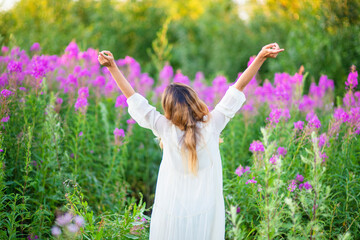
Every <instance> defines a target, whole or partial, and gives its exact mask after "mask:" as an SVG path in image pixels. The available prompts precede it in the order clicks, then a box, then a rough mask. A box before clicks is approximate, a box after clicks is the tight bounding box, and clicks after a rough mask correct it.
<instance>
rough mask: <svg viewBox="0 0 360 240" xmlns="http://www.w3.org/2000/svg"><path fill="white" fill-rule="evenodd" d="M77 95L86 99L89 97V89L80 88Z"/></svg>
mask: <svg viewBox="0 0 360 240" xmlns="http://www.w3.org/2000/svg"><path fill="white" fill-rule="evenodd" d="M78 94H79V97H80V98H87V97H89V88H88V87H82V88H79V90H78Z"/></svg>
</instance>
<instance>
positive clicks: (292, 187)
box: [288, 180, 297, 192]
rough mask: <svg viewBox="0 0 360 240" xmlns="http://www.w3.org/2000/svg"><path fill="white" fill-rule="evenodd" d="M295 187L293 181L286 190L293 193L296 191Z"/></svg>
mask: <svg viewBox="0 0 360 240" xmlns="http://www.w3.org/2000/svg"><path fill="white" fill-rule="evenodd" d="M296 187H297V185H296V181H295V180H291V183H290V185H289V187H288V190H289V191H290V192H293V191H294V190H295V189H296Z"/></svg>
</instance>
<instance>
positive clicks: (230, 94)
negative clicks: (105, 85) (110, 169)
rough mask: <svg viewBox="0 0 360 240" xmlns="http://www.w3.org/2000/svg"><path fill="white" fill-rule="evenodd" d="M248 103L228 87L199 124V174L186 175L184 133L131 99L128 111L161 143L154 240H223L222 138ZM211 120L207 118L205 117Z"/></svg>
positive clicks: (144, 103)
mask: <svg viewBox="0 0 360 240" xmlns="http://www.w3.org/2000/svg"><path fill="white" fill-rule="evenodd" d="M245 101H246V98H245V95H244V93H243V92H241V91H239V90H238V89H236V88H235V87H233V86H230V87H229V89H228V90H227V92H226V94H225V96H224V97H223V98H222V99H221V101H220V102H219V103H218V104H217V105H216V107H215V109H214V110H213V111H211V113H210V116H209V117H210V119H209V121H208V122H207V123H205V124H203V123H200V122H199V123H198V125H197V126H198V127H199V128H200V133H201V137H202V138H201V139H202V140H201V141H200V142H198V143H197V156H198V161H199V170H198V174H197V176H194V175H193V174H191V173H190V172H189V171H188V167H187V162H186V160H185V161H184V160H182V158H181V150H180V148H181V147H180V145H179V142H180V141H181V138H182V136H183V131H181V130H180V129H179V128H178V127H176V126H175V125H173V124H172V123H171V122H170V121H169V120H168V119H166V118H165V117H164V116H163V115H161V114H160V113H159V112H158V111H156V109H155V107H153V106H151V105H150V104H149V103H148V101H147V100H146V99H145V98H144V97H142V96H141V95H140V94H138V93H135V94H133V95H132V96H131V97H129V98H128V100H127V103H128V105H129V108H128V111H129V113H130V115H131V116H132V118H134V120H135V121H136V122H137V123H138V124H139V125H140V126H142V127H144V128H148V129H151V130H152V131H153V133H154V134H155V135H156V136H158V137H160V138H161V139H162V142H163V158H162V161H161V164H160V170H159V174H158V179H157V184H156V192H155V202H154V206H153V211H152V215H151V223H150V240H165V239H166V240H192V239H194V240H208V239H214V240H220V239H224V237H225V208H224V199H223V185H222V166H221V157H220V151H219V136H220V133H221V131H222V130H223V129H224V128H225V126H226V124H227V123H228V122H229V120H230V119H231V118H232V117H234V115H235V113H236V112H237V111H238V110H239V109H240V108H241V106H242V105H243V103H244V102H245ZM206 117H207V116H206Z"/></svg>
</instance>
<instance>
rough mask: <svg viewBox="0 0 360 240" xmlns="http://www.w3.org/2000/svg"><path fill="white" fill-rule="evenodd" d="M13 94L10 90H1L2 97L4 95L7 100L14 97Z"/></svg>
mask: <svg viewBox="0 0 360 240" xmlns="http://www.w3.org/2000/svg"><path fill="white" fill-rule="evenodd" d="M12 94H13V92H12V91H10V90H7V89H3V90H1V95H3V97H4V98H5V99H6V98H8V97H9V96H10V95H12Z"/></svg>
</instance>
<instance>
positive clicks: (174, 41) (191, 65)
mask: <svg viewBox="0 0 360 240" xmlns="http://www.w3.org/2000/svg"><path fill="white" fill-rule="evenodd" d="M0 6H1V8H0V9H1V12H0V46H8V47H13V46H20V47H21V48H22V49H25V50H27V51H29V49H30V47H31V46H32V44H33V43H34V42H38V43H40V46H41V51H42V54H49V55H52V54H62V53H63V52H64V49H65V47H66V46H67V45H68V44H69V42H70V41H72V40H75V41H76V43H77V44H78V45H79V46H80V48H81V50H85V49H87V48H89V47H91V48H95V49H99V50H110V51H112V52H113V53H114V55H115V58H117V59H119V58H124V57H125V56H131V57H133V58H135V59H136V60H137V61H138V62H139V63H140V65H141V66H142V68H143V71H145V72H149V73H150V75H151V76H152V77H154V78H157V74H158V72H159V69H160V68H162V67H163V66H161V65H163V63H165V62H166V61H168V62H170V64H171V65H172V66H173V67H174V68H175V69H181V71H182V73H183V74H185V75H188V76H189V77H190V78H192V79H193V78H194V77H195V74H196V72H197V71H202V72H204V74H205V77H206V78H208V79H213V77H214V76H215V75H217V74H223V75H225V76H226V77H228V79H229V80H228V81H234V80H235V79H236V77H237V74H238V73H239V72H241V71H243V70H244V69H245V68H246V64H247V62H248V60H249V57H250V56H252V55H256V54H257V53H258V51H259V50H260V49H261V47H262V46H263V45H265V44H268V43H271V42H277V43H279V45H280V47H282V48H285V49H286V51H285V52H284V53H282V54H281V56H279V57H278V58H277V60H276V61H269V62H268V63H266V64H265V65H264V66H263V67H262V69H261V71H260V78H261V79H262V80H264V79H265V78H269V79H270V80H272V79H271V78H272V76H273V74H274V73H275V72H285V71H286V72H288V73H290V74H294V73H295V72H297V71H299V68H300V66H301V65H303V66H304V68H305V72H309V76H310V78H308V79H309V81H310V82H311V81H314V82H316V83H317V82H318V80H319V77H320V76H321V75H322V74H326V75H328V77H329V78H331V79H333V80H334V81H335V90H336V95H340V94H342V93H343V92H344V82H345V80H346V78H347V74H348V72H349V68H350V66H351V65H352V64H354V65H358V64H359V57H360V31H359V26H360V0H315V1H314V0H236V1H234V0H207V1H204V0H192V1H190V0H179V1H171V0H147V1H145V0H142V1H141V0H138V1H135V0H128V1H127V0H61V1H60V0H0ZM159 59H160V60H161V61H160V63H159V61H155V60H159ZM308 84H310V83H308Z"/></svg>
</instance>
